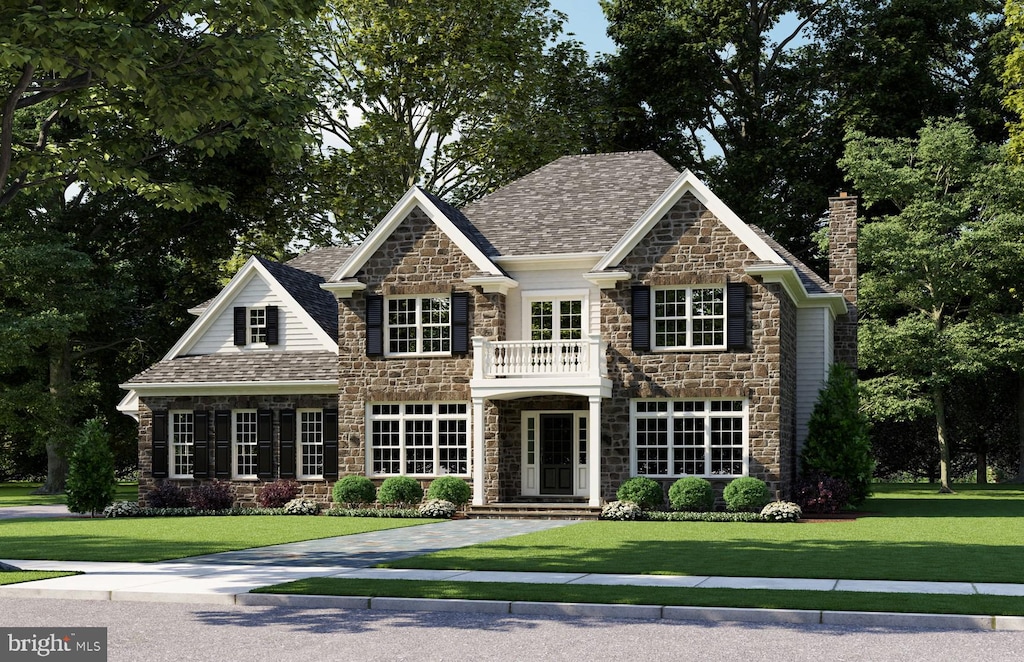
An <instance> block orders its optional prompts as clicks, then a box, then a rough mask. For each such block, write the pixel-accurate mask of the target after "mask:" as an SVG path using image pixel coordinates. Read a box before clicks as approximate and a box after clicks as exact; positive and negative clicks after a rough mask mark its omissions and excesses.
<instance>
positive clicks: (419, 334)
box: [383, 294, 452, 356]
mask: <svg viewBox="0 0 1024 662" xmlns="http://www.w3.org/2000/svg"><path fill="white" fill-rule="evenodd" d="M398 299H413V300H415V301H416V350H415V351H412V352H392V351H391V328H392V327H391V324H390V322H389V320H390V317H391V315H390V305H391V302H392V301H395V300H398ZM424 299H440V300H443V301H447V302H448V323H447V324H446V325H444V326H447V327H448V349H447V350H444V351H440V352H424V351H422V348H423V328H424V324H423V316H422V313H423V300H424ZM451 306H452V296H451V294H406V295H403V294H395V295H391V296H386V297H384V319H383V327H384V356H451V355H452V336H451V324H452V307H451ZM429 326H442V325H435V324H432V325H429ZM396 328H409V327H405V326H403V327H396Z"/></svg>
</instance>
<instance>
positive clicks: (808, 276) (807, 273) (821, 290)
mask: <svg viewBox="0 0 1024 662" xmlns="http://www.w3.org/2000/svg"><path fill="white" fill-rule="evenodd" d="M750 229H751V230H753V231H754V233H755V234H757V235H758V236H759V237H761V239H764V241H765V243H766V244H768V246H769V247H770V248H771V249H772V250H773V251H775V252H776V253H778V254H779V257H781V258H782V260H783V261H784V262H785V263H786V264H788V265H789V266H791V267H793V269H795V270H796V275H797V276H799V277H800V281H801V282H802V283H803V284H804V288H806V289H807V293H808V294H837V291H836V289H835V288H834V287H832V286H831V285H829V283H828V282H827V281H826V280H825V279H824V278H822V277H821V276H819V275H818V274H817V273H815V272H814V270H813V269H811V268H810V267H808V266H807V265H806V264H804V263H803V262H801V261H800V260H799V259H798V258H797V257H796V256H795V255H793V254H792V253H790V252H789V251H787V250H786V249H785V248H783V247H782V244H780V243H779V242H777V241H775V240H774V239H772V238H771V236H770V235H769V234H768V233H767V232H765V231H764V230H762V229H761V228H759V227H757V226H756V225H751V226H750Z"/></svg>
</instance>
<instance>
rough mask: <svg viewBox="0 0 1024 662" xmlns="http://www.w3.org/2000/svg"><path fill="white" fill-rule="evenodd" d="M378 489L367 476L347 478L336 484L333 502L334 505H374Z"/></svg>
mask: <svg viewBox="0 0 1024 662" xmlns="http://www.w3.org/2000/svg"><path fill="white" fill-rule="evenodd" d="M376 498H377V488H375V487H374V486H373V482H372V481H371V480H370V479H369V478H367V477H366V476H358V475H352V476H345V477H344V478H342V479H341V480H339V481H338V482H337V483H335V484H334V489H333V490H332V491H331V500H332V501H334V503H373V500H374V499H376Z"/></svg>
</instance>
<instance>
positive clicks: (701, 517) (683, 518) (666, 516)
mask: <svg viewBox="0 0 1024 662" xmlns="http://www.w3.org/2000/svg"><path fill="white" fill-rule="evenodd" d="M643 519H645V520H649V521H651V522H765V521H767V520H766V519H765V518H764V517H762V516H761V513H714V512H712V513H695V512H690V511H686V510H684V511H682V512H675V513H673V512H665V511H663V510H652V511H650V512H646V513H644V516H643Z"/></svg>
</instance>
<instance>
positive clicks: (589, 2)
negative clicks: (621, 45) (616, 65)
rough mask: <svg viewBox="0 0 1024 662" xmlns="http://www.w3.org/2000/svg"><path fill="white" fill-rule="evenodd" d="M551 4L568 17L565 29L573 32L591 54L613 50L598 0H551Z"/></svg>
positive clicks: (606, 23)
mask: <svg viewBox="0 0 1024 662" xmlns="http://www.w3.org/2000/svg"><path fill="white" fill-rule="evenodd" d="M551 6H552V7H553V8H554V9H557V10H558V11H560V12H563V13H564V14H566V15H567V16H568V17H569V20H567V21H566V23H565V31H566V32H572V33H573V34H575V35H576V38H577V39H579V40H580V41H581V42H583V45H584V47H586V49H587V50H588V51H589V52H590V54H591V55H595V54H597V53H611V52H614V51H615V44H614V43H613V42H612V40H611V39H609V38H608V34H607V33H606V32H605V30H606V29H607V27H608V22H607V21H605V20H604V14H603V13H602V12H601V5H600V4H599V3H598V0H551Z"/></svg>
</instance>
